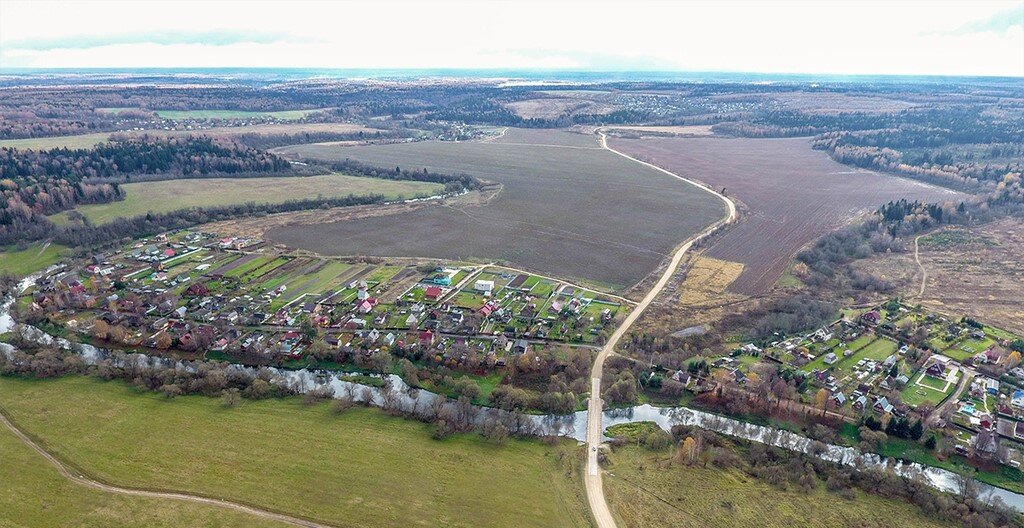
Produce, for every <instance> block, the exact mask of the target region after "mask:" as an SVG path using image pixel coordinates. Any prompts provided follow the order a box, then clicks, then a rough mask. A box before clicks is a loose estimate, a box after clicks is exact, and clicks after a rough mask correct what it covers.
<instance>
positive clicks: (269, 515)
mask: <svg viewBox="0 0 1024 528" xmlns="http://www.w3.org/2000/svg"><path fill="white" fill-rule="evenodd" d="M0 422H3V424H4V425H6V426H7V428H8V429H10V430H11V431H12V432H13V433H14V435H15V436H17V437H18V438H19V439H20V440H21V441H22V442H24V443H25V445H27V446H29V447H30V448H32V450H33V451H35V452H36V453H39V454H40V455H41V456H42V457H43V458H45V459H46V461H47V462H49V463H50V464H51V465H53V466H54V467H56V468H57V471H58V472H60V474H61V475H63V476H64V477H65V478H67V479H69V480H71V481H72V482H75V483H76V484H81V485H83V486H87V487H90V488H93V489H98V490H100V491H105V492H107V493H115V494H117V495H129V496H133V497H147V498H153V499H172V500H180V501H185V502H194V503H198V504H208V505H211V506H219V507H221V508H227V509H229V510H235V511H239V512H242V513H248V514H250V515H254V516H256V517H260V518H262V519H268V520H271V521H279V522H282V523H285V524H290V525H293V526H303V527H306V528H328V527H329V525H326V524H320V523H315V522H313V521H307V520H305V519H299V518H298V517H292V516H290V515H283V514H280V513H275V512H271V511H266V510H261V509H259V508H253V507H251V506H246V505H245V504H239V503H237V502H231V501H226V500H221V499H213V498H210V497H202V496H198V495H189V494H187V493H173V492H164V491H148V490H140V489H133V488H122V487H119V486H111V485H109V484H104V483H102V482H98V481H95V480H93V479H91V478H89V477H86V476H85V475H82V474H81V473H79V472H78V471H73V470H71V469H69V468H68V467H67V466H65V465H64V464H63V463H62V462H61V461H60V460H58V459H57V458H56V457H55V456H53V455H52V454H50V452H49V451H47V450H46V449H43V447H42V446H40V445H39V444H37V443H35V442H34V441H33V440H32V439H31V438H29V436H28V435H26V434H25V433H24V432H22V430H21V429H18V427H17V426H16V425H14V424H13V423H12V422H11V421H10V420H9V419H7V416H5V415H4V414H3V413H0Z"/></svg>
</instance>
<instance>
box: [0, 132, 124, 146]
mask: <svg viewBox="0 0 1024 528" xmlns="http://www.w3.org/2000/svg"><path fill="white" fill-rule="evenodd" d="M109 137H110V132H96V133H94V134H79V135H77V136H56V137H41V138H27V139H0V147H9V148H19V149H33V150H47V149H52V148H61V147H63V148H70V149H87V148H92V147H94V146H96V144H97V143H103V142H104V141H107V138H109Z"/></svg>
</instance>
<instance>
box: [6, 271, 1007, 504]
mask: <svg viewBox="0 0 1024 528" xmlns="http://www.w3.org/2000/svg"><path fill="white" fill-rule="evenodd" d="M38 276H39V275H33V276H29V277H27V278H25V279H24V280H23V281H22V282H21V283H20V284H19V288H20V291H24V290H26V289H28V288H29V287H31V286H32V285H33V284H34V283H35V279H36V278H38ZM13 302H14V300H13V299H12V298H10V297H8V298H7V299H5V300H4V302H3V303H0V334H3V333H6V332H9V331H10V330H11V329H12V328H13V327H14V324H15V322H14V320H13V319H12V318H11V315H10V311H9V308H10V306H11V304H12V303H13ZM26 328H27V333H28V336H29V337H30V338H31V339H33V340H35V341H36V342H39V343H44V344H53V343H56V344H57V345H58V346H61V347H63V348H65V349H69V350H72V349H74V350H77V351H78V353H79V354H80V355H81V356H82V358H83V360H84V361H85V363H87V364H93V365H94V364H97V363H98V362H100V361H102V360H103V359H105V358H107V357H111V356H112V355H111V353H110V352H109V351H107V350H104V349H100V348H97V347H95V346H92V345H88V344H77V345H76V346H74V348H72V343H71V342H69V341H67V340H66V339H63V338H55V337H53V336H51V335H49V334H47V333H45V332H43V331H42V330H40V329H38V328H35V327H26ZM13 350H14V348H13V347H12V346H11V345H9V344H6V343H0V353H4V354H10V353H11V351H13ZM123 357H124V360H123V361H137V362H143V363H145V364H147V365H148V366H150V367H157V368H174V369H191V368H193V367H191V366H190V365H189V364H188V363H187V362H183V361H179V360H175V359H171V358H164V357H158V356H148V355H145V354H127V355H125V356H123ZM230 368H235V369H241V370H246V371H249V372H255V370H256V369H255V368H254V367H247V366H243V365H231V367H230ZM270 371H271V372H272V373H273V374H274V376H275V378H276V379H275V381H276V382H277V383H286V384H288V385H290V386H293V387H295V388H297V389H298V391H299V392H304V391H308V390H311V389H314V388H317V387H321V386H324V385H329V386H330V387H331V388H333V389H334V394H335V397H342V396H345V395H352V396H354V397H355V398H356V399H359V398H360V397H361V393H364V392H365V391H366V390H367V389H369V391H370V392H369V394H370V395H371V401H370V403H371V404H373V405H376V406H381V405H382V404H383V402H384V401H385V398H389V399H391V400H392V401H393V402H394V404H395V405H396V406H397V408H398V409H401V410H403V411H414V410H416V409H422V408H425V407H426V406H429V405H431V404H432V403H433V402H434V401H435V400H437V399H439V398H445V397H444V396H442V395H438V394H435V393H432V392H429V391H426V390H423V389H415V388H411V387H409V386H408V385H406V383H405V382H404V381H402V379H401V378H400V377H399V376H397V375H394V374H389V375H387V376H386V378H387V380H388V381H389V383H388V384H386V385H385V387H371V386H368V385H362V384H358V383H353V382H349V381H345V380H343V379H341V377H344V376H346V375H347V374H349V373H345V372H328V371H319V370H308V369H300V370H286V369H278V368H273V367H271V368H270ZM385 391H390V393H389V394H387V395H386V394H385ZM480 410H481V411H482V412H479V413H478V414H477V416H476V420H477V422H478V423H479V422H482V421H483V420H484V419H486V418H487V417H488V416H489V413H494V412H498V411H495V410H493V409H486V408H480ZM525 416H526V418H527V419H529V420H531V421H532V422H533V425H534V426H536V428H537V430H538V431H540V432H541V433H542V434H555V435H558V436H564V437H567V438H572V439H574V440H577V441H580V442H585V441H586V429H587V411H578V412H576V413H573V414H569V415H564V416H559V415H525ZM633 422H654V423H656V424H657V425H658V426H659V427H661V428H662V429H664V430H665V431H671V429H672V426H674V425H688V426H696V427H700V428H701V429H706V430H709V431H714V432H716V433H720V434H725V435H728V436H732V437H736V438H741V439H744V440H749V441H753V442H760V443H763V444H767V445H772V446H775V447H779V448H783V449H787V450H790V451H796V452H800V453H804V454H808V455H811V456H815V457H818V458H820V459H822V460H826V461H829V462H835V463H838V464H843V465H846V466H851V467H858V468H869V467H872V468H880V469H886V470H889V471H892V472H894V473H896V474H898V475H900V476H903V477H906V478H916V479H921V480H923V481H924V482H926V483H927V484H929V485H931V486H932V487H934V488H936V489H939V490H942V491H947V492H951V493H957V486H956V480H955V475H954V473H952V472H950V471H947V470H945V469H941V468H936V467H931V466H925V465H922V464H918V463H903V462H900V461H895V463H893V461H891V460H888V461H887V460H886V459H884V458H883V457H881V456H879V455H877V454H874V453H863V452H861V451H860V449H858V448H856V447H845V446H838V445H833V444H824V443H821V442H817V441H814V440H812V439H810V438H807V437H805V436H802V435H799V434H796V433H792V432H790V431H784V430H780V429H776V428H772V427H765V426H761V425H756V424H751V423H748V422H742V421H739V420H735V419H732V418H727V417H724V416H719V415H717V414H712V413H708V412H703V411H698V410H695V409H690V408H687V407H654V406H651V405H646V404H645V405H637V406H634V407H629V408H624V409H612V410H607V411H604V421H603V424H604V427H606V428H607V427H610V426H612V425H618V424H625V423H633ZM977 487H978V490H979V498H981V499H982V500H984V501H985V502H988V503H993V502H995V501H996V500H997V499H998V500H1000V501H1001V502H1003V503H1004V504H1006V505H1008V506H1010V507H1011V508H1013V509H1015V510H1017V511H1019V512H1024V495H1022V494H1019V493H1014V492H1012V491H1009V490H1005V489H1002V488H999V487H996V486H992V485H989V484H985V483H983V482H977Z"/></svg>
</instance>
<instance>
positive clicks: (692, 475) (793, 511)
mask: <svg viewBox="0 0 1024 528" xmlns="http://www.w3.org/2000/svg"><path fill="white" fill-rule="evenodd" d="M668 458H669V452H668V451H660V452H652V451H649V450H647V449H644V448H638V447H627V448H623V449H619V450H617V451H616V452H615V453H613V454H612V455H611V459H612V462H613V465H612V466H611V472H612V473H613V475H609V476H606V477H605V478H604V485H605V490H606V495H607V499H608V503H609V506H611V509H612V513H613V514H614V515H615V516H616V517H617V518H618V519H619V520H620V523H619V525H620V526H628V527H629V528H662V527H665V528H668V527H673V528H677V527H693V528H703V527H706V526H743V527H757V528H776V527H778V528H782V527H787V528H789V527H797V528H804V527H805V528H811V527H815V528H817V527H823V526H827V527H830V528H883V527H890V526H901V527H908V528H910V527H913V528H939V527H940V526H946V524H943V523H941V522H939V521H937V520H934V519H931V518H929V517H928V516H926V515H925V514H924V513H922V512H921V511H920V510H918V509H917V508H915V507H914V506H912V505H910V504H906V503H904V502H901V501H897V500H890V499H885V498H882V497H879V496H877V495H869V494H866V493H863V492H857V493H856V499H854V500H846V499H843V498H841V497H840V496H839V495H837V494H834V493H829V492H828V491H826V490H825V487H824V485H821V486H819V487H818V488H817V489H815V490H813V491H811V492H809V493H808V492H804V491H803V490H797V489H792V490H788V491H783V490H780V489H778V488H776V487H774V486H772V485H770V484H768V483H765V482H761V481H758V480H757V479H755V478H753V477H749V476H746V475H744V474H743V473H741V472H739V471H737V470H727V471H723V470H720V469H716V468H714V466H710V467H708V468H704V467H701V466H694V467H691V466H679V465H672V466H666V463H667V460H668Z"/></svg>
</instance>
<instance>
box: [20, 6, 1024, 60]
mask: <svg viewBox="0 0 1024 528" xmlns="http://www.w3.org/2000/svg"><path fill="white" fill-rule="evenodd" d="M52 67H62V68H76V67H88V68H103V67H115V68H116V67H310V68H387V69H391V68H537V69H583V70H619V71H623V70H680V71H727V72H728V71H748V72H770V73H778V72H785V73H839V74H872V73H878V74H939V75H1010V76H1024V0H1017V1H1010V2H1005V1H1004V2H980V1H979V2H941V1H939V2H936V1H930V2H925V1H918V2H863V1H861V2H828V1H816V2H811V1H806V2H771V1H762V2H749V3H747V2H715V3H702V2H629V1H617V2H611V1H609V2H594V1H591V2H581V3H573V2H562V3H556V2H551V1H546V2H522V1H521V2H515V3H513V2H485V1H478V2H429V1H419V2H408V3H407V2H388V1H378V2H358V1H356V2H326V1H323V2H276V1H266V2H257V1H244V2H243V1H205V2H195V3H191V2H187V1H174V2H147V1H134V2H127V1H123V2H91V1H84V0H83V1H71V2H46V1H31V2H22V1H12V0H0V68H52Z"/></svg>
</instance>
